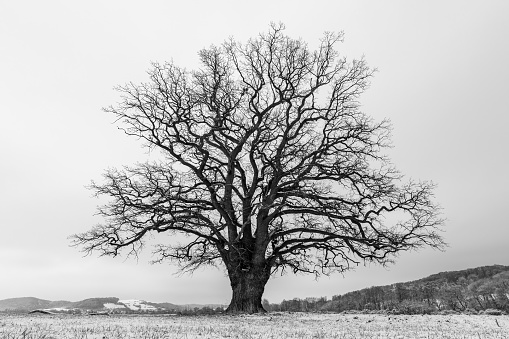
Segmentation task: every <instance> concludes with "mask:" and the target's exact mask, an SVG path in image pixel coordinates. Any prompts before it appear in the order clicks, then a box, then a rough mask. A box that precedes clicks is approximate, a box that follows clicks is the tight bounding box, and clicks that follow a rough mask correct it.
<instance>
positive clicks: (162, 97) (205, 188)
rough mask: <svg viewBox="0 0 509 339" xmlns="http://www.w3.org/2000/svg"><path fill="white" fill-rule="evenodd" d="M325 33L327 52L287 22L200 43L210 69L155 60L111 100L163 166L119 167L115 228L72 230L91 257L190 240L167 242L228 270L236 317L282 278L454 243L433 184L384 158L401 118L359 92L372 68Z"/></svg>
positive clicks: (256, 308) (110, 212) (110, 216)
mask: <svg viewBox="0 0 509 339" xmlns="http://www.w3.org/2000/svg"><path fill="white" fill-rule="evenodd" d="M341 41H342V34H333V33H325V34H324V36H323V38H322V39H321V40H320V43H319V46H318V47H317V49H316V50H315V51H310V50H309V48H308V47H307V45H306V43H305V42H303V41H301V40H298V39H292V38H290V37H288V36H286V35H285V34H284V27H283V26H282V25H271V28H270V30H269V32H268V33H265V34H260V35H259V36H258V37H256V38H254V39H251V40H249V41H248V42H247V43H245V44H240V43H238V42H236V41H234V40H232V39H230V40H228V41H226V42H225V43H224V44H222V45H221V46H212V47H210V48H208V49H203V50H201V51H200V52H199V57H200V61H201V68H200V69H199V70H196V71H192V72H189V71H186V70H185V69H183V68H180V67H177V66H175V65H174V64H172V63H165V64H153V67H152V69H151V70H150V71H149V76H150V81H148V82H147V83H142V84H133V83H130V84H127V85H125V86H121V87H118V88H117V90H118V91H119V92H120V93H121V102H120V103H119V104H118V105H116V106H112V107H109V108H107V109H106V111H107V112H110V113H112V114H114V115H115V116H116V117H117V118H118V121H121V126H122V127H121V129H122V130H123V131H125V133H127V134H128V135H131V136H134V137H136V138H138V139H141V140H143V141H144V144H145V145H146V146H148V147H150V148H152V149H157V150H159V151H160V152H161V154H162V156H161V160H160V161H158V162H150V163H142V164H138V165H135V166H133V167H125V168H123V169H121V170H108V171H107V172H106V173H105V181H104V182H103V183H95V182H93V183H92V185H91V188H92V189H93V190H94V191H95V192H96V194H97V195H99V196H106V197H108V198H109V203H107V204H106V205H104V206H101V207H99V214H100V215H102V216H103V217H104V223H103V224H101V225H98V226H95V227H94V228H92V229H91V230H89V231H88V232H85V233H82V234H76V235H74V236H73V243H74V244H75V245H77V246H80V247H81V248H82V249H83V250H84V251H85V252H87V253H90V252H93V251H97V252H99V253H100V254H102V255H112V256H116V255H117V254H119V253H120V252H121V250H122V249H124V248H125V249H127V250H128V253H129V254H136V253H137V251H139V250H140V249H141V247H142V246H143V244H144V242H145V239H146V236H147V235H148V234H150V233H161V232H167V233H170V234H178V233H181V234H185V235H188V236H190V237H188V238H187V239H188V240H189V241H187V242H185V243H184V244H177V243H164V244H161V245H158V246H156V247H155V250H154V254H155V255H156V257H155V258H156V259H155V260H156V261H162V260H165V259H171V260H174V261H176V262H178V263H179V264H180V265H181V267H182V269H183V270H188V271H192V270H194V269H196V268H197V267H200V266H202V265H204V264H212V265H216V264H219V265H224V267H225V268H226V271H227V274H228V276H229V279H230V283H231V287H232V290H233V296H232V299H231V303H230V305H229V307H228V311H229V312H249V313H253V312H263V307H262V294H263V291H264V287H265V284H266V283H267V281H268V279H269V277H270V276H271V275H272V274H274V273H276V272H279V273H283V272H285V271H291V272H304V273H312V274H316V275H321V274H330V273H331V272H334V271H344V270H346V269H348V268H349V267H351V266H352V265H353V264H358V263H359V262H375V263H379V264H382V265H384V264H387V263H388V262H391V261H392V260H393V258H394V255H395V254H396V253H398V252H400V251H404V250H409V249H415V248H419V247H422V246H431V247H434V248H440V247H442V246H443V241H442V238H441V236H440V234H439V228H440V226H441V225H442V224H443V221H442V219H441V218H440V213H439V209H438V208H437V206H436V205H435V203H434V202H433V194H432V191H433V184H431V183H428V182H408V183H404V182H402V175H401V174H400V173H399V172H397V171H396V170H395V169H394V168H393V166H392V165H391V163H390V161H389V159H388V158H387V157H386V156H385V155H384V154H382V153H381V151H382V150H384V149H385V148H386V147H388V146H389V142H390V140H389V134H390V126H389V123H388V121H381V122H375V121H373V120H372V119H371V118H370V117H368V116H366V115H365V114H364V113H362V112H361V111H360V109H359V104H358V98H359V96H360V94H361V93H363V92H364V90H365V89H366V88H367V87H368V84H369V80H370V78H371V77H372V75H373V70H372V69H370V68H369V67H368V66H367V65H366V62H365V61H364V60H362V59H361V60H354V61H352V62H348V61H347V60H346V59H345V58H344V57H341V56H340V55H339V53H338V52H337V50H336V46H337V44H338V43H339V42H341Z"/></svg>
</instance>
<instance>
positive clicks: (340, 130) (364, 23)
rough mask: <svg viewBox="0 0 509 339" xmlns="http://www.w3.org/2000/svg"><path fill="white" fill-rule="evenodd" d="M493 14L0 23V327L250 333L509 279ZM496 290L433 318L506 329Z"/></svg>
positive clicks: (348, 6) (488, 9)
mask: <svg viewBox="0 0 509 339" xmlns="http://www.w3.org/2000/svg"><path fill="white" fill-rule="evenodd" d="M508 12H509V5H508V3H507V2H505V1H496V0H488V1H485V2H474V1H448V2H443V3H438V2H436V3H434V2H420V3H409V2H404V1H395V2H359V3H344V2H330V1H317V2H313V4H310V3H306V4H304V3H294V2H290V1H280V2H269V1H259V2H256V3H253V4H249V5H248V4H247V3H246V4H236V3H235V4H234V3H233V2H232V3H230V2H228V1H218V2H209V1H198V2H197V3H194V2H193V3H189V4H188V3H184V2H182V3H178V4H177V3H172V2H162V1H148V2H143V3H141V2H140V3H133V2H123V1H107V2H99V1H91V2H83V3H79V4H78V3H71V2H62V1H53V0H50V1H44V2H40V1H31V0H29V1H17V2H14V1H11V2H7V1H4V2H2V3H1V4H0V41H1V43H0V97H1V100H0V102H1V106H0V112H1V117H2V119H1V120H0V187H1V192H2V194H1V195H0V210H1V211H0V229H1V232H0V300H1V301H0V305H1V306H0V311H5V310H7V309H19V310H23V311H31V310H35V309H41V310H46V309H48V310H49V309H54V310H57V309H67V308H75V309H79V310H93V311H104V310H108V311H112V310H115V309H117V310H121V309H123V308H125V309H126V310H129V311H142V310H144V309H145V310H147V311H151V310H152V307H153V308H154V309H156V310H157V309H164V310H166V311H169V310H176V311H179V310H182V309H183V308H186V307H188V306H189V307H191V308H193V309H194V308H195V307H198V308H201V305H205V306H207V307H209V308H211V309H217V308H220V307H228V306H229V305H230V306H231V308H230V310H232V311H239V312H248V313H252V312H262V311H263V310H264V308H270V306H271V305H281V303H282V302H283V300H285V301H289V300H293V299H294V298H299V299H301V300H305V299H306V298H312V299H310V300H315V299H317V298H318V299H319V298H321V297H326V298H327V302H328V303H329V305H333V304H331V303H332V302H333V300H332V299H333V296H339V295H341V296H346V295H349V293H353V291H364V292H362V293H361V294H360V295H363V297H362V298H364V296H365V294H363V293H368V292H366V290H365V289H369V288H371V287H373V286H392V285H393V284H397V283H398V282H401V283H403V282H412V281H418V280H419V279H422V278H423V277H428V276H432V275H434V274H437V273H438V272H462V271H464V270H467V269H475V268H481V267H493V265H501V266H497V267H499V268H500V267H503V268H504V269H502V270H505V268H506V267H507V266H508V265H509V259H508V258H509V246H507V239H508V238H509V228H508V227H507V220H506V219H507V218H506V216H505V211H506V210H507V205H508V203H509V200H508V197H507V192H508V190H509V181H508V176H507V173H509V157H508V156H507V145H509V133H507V126H508V125H509V115H508V114H507V90H508V85H507V79H508V78H509V66H508V65H509V64H508V63H507V60H509V45H508V44H507V42H506V40H507V32H508V31H509V22H508V21H507V18H506V16H507V15H506V13H508ZM230 37H231V39H230ZM233 41H234V42H235V43H233ZM214 46H216V47H214ZM239 46H243V48H244V49H242V48H241V47H239ZM336 52H337V54H336ZM257 53H258V54H257ZM343 58H344V59H343ZM239 60H240V61H241V63H240V64H236V63H235V62H237V61H239ZM342 60H345V62H344V63H343V62H342ZM225 65H227V66H228V67H227V66H225ZM239 65H240V66H239ZM300 66H302V67H300ZM239 69H240V70H241V71H239ZM186 72H187V73H186ZM242 75H246V77H245V78H244V79H243V78H242ZM186 77H187V78H186ZM184 78H185V79H187V80H184ZM225 79H226V80H225ZM296 79H297V80H298V81H297V80H296ZM186 81H187V82H186ZM323 84H327V85H328V87H327V86H324V90H323V91H321V86H322V85H323ZM329 85H330V86H329ZM115 86H117V87H115ZM318 88H320V90H319V89H318ZM161 107H163V108H162V109H161ZM169 108H171V109H169ZM170 111H171V112H170ZM161 112H165V113H164V114H162V113H161ZM168 112H170V113H171V114H166V113H168ZM160 113H161V114H160ZM159 114H160V115H159ZM177 125H178V126H177ZM175 126H177V127H175ZM197 126H198V127H197ZM274 126H276V127H274ZM172 128H173V129H172ZM168 131H170V132H168ZM165 133H166V134H165ZM179 133H182V134H180V135H178V134H179ZM244 136H246V138H245V140H244V139H243V137H244ZM320 138H321V139H320ZM320 140H321V141H320ZM144 141H145V146H147V143H148V144H149V145H148V146H149V147H145V146H144ZM243 143H244V144H243ZM239 145H240V146H242V147H237V146H239ZM324 145H325V146H324ZM280 146H281V147H280ZM237 149H238V150H240V151H239V152H238V153H236V152H235V150H237ZM165 152H166V153H165ZM172 152H173V153H172ZM186 163H187V165H186ZM186 166H187V170H189V169H191V171H190V172H185V171H184V169H185V168H186ZM306 166H307V167H306ZM396 169H397V171H398V172H396ZM193 171H194V172H193ZM191 172H193V173H194V174H193V175H191V174H189V173H191ZM400 175H401V177H400ZM323 180H325V181H323ZM326 181H329V182H326ZM331 183H333V184H331ZM329 184H330V185H329ZM243 198H244V200H243ZM115 199H117V200H115ZM137 199H138V200H137ZM151 199H152V200H151ZM158 199H160V200H158ZM147 200H150V202H151V203H150V204H149V203H147ZM108 204H109V205H108ZM147 206H148V207H150V208H151V209H147ZM98 208H99V209H98ZM394 211H396V213H392V212H394ZM186 213H187V214H186ZM183 215H184V217H183ZM393 226H394V227H393ZM172 227H173V229H171V228H172ZM168 230H170V231H168ZM205 230H206V231H205ZM173 231H176V233H171V232H173ZM181 231H185V232H181ZM179 232H180V233H179ZM299 232H300V233H299ZM183 233H185V234H187V235H192V237H186V236H185V234H183ZM204 239H205V240H204ZM259 239H262V240H259ZM158 244H162V246H158ZM170 244H171V245H172V246H173V247H167V246H166V245H170ZM211 244H213V246H212V245H211ZM83 251H84V252H83ZM153 251H155V252H156V253H155V254H156V255H152V252H153ZM255 252H256V253H257V254H253V253H255ZM168 258H173V259H175V260H174V261H173V262H171V261H167V260H166V259H168ZM159 259H162V260H159ZM153 261H156V262H155V263H154V262H153ZM178 264H180V267H183V268H184V270H186V269H187V270H188V271H193V270H194V272H193V273H192V274H183V275H180V274H179V273H180V271H179V270H178ZM209 264H210V265H209ZM212 264H217V267H212ZM493 272H495V271H493ZM493 272H492V273H493ZM294 273H299V274H294ZM301 273H304V274H301ZM307 273H309V274H307ZM328 273H332V274H331V275H330V276H327V274H328ZM497 274H498V275H497ZM317 275H320V278H319V279H315V277H316V276H317ZM246 277H248V278H246ZM476 277H477V278H476ZM493 277H495V278H493ZM256 278H260V279H258V280H257V279H256ZM269 278H270V279H269ZM442 278H444V277H442ZM483 279H487V280H483ZM490 279H493V281H492V280H490ZM504 279H505V275H504V273H503V272H497V273H493V274H492V275H490V276H486V277H481V276H480V275H479V272H477V273H475V274H466V275H464V279H462V280H461V281H458V279H455V280H454V281H453V280H451V281H449V280H447V279H446V281H447V284H448V285H447V284H446V285H447V286H449V287H450V289H449V290H448V292H447V293H449V294H447V293H446V292H444V291H445V290H444V291H442V290H441V289H437V290H436V291H439V290H440V293H438V292H437V293H438V294H437V295H433V298H430V300H431V299H434V300H437V299H440V300H442V299H443V300H446V299H447V298H448V296H449V297H451V296H455V295H456V294H454V293H459V294H458V295H457V296H458V298H457V299H459V300H461V301H458V302H456V303H452V302H451V303H449V305H448V306H447V302H445V304H444V305H446V306H444V307H445V308H447V309H453V310H455V309H457V310H461V309H463V310H465V309H471V308H474V309H475V308H477V309H476V311H480V310H484V309H488V308H497V309H504V308H505V307H506V306H504V305H505V304H504V299H503V296H504V295H506V294H507V291H505V290H504V289H503V286H505V285H504V284H503V283H501V282H503V281H505V280H504ZM253 281H254V282H255V283H253ZM498 283H500V284H501V285H500V286H502V287H500V286H499V285H497V284H498ZM247 285H249V286H250V289H249V290H255V289H256V290H257V291H256V292H253V293H254V294H256V302H253V301H249V302H243V301H239V300H245V298H243V296H245V294H243V291H244V290H245V288H244V287H242V286H247ZM239 286H241V287H239ZM401 286H406V285H401ZM412 286H413V287H412V288H414V287H415V286H414V285H412ZM444 286H445V285H444ZM444 286H441V288H442V287H444ZM497 286H498V287H497ZM232 287H233V296H234V298H232ZM251 287H252V288H251ZM255 287H256V288H255ZM409 288H410V287H409ZM412 288H410V290H409V291H407V292H408V293H409V295H417V294H416V293H417V292H415V290H412ZM437 288H438V287H437ZM444 288H445V287H444ZM235 291H238V293H237V294H235ZM371 292H374V291H371ZM414 292H415V293H414ZM237 295H238V296H240V297H235V296H237ZM480 295H484V297H483V298H482V299H475V298H479V296H480ZM20 296H21V297H23V298H21V299H18V298H17V297H20ZM24 296H26V298H25V297H24ZM28 296H34V298H28ZM96 296H99V297H101V298H102V297H108V298H110V297H111V299H101V298H95V297H96ZM490 296H491V298H492V299H493V300H491V301H490V299H489V298H490ZM463 297H464V298H463ZM13 298H15V299H13ZM90 298H93V299H90ZM133 298H139V299H133ZM313 298H314V299H313ZM232 299H233V300H232ZM263 299H266V300H265V301H264V305H262V304H261V301H262V300H263ZM368 299H369V298H368ZM421 299H422V298H421ZM59 300H73V301H59ZM129 300H130V302H129ZM337 300H339V299H337V298H336V301H337ZM363 300H364V299H363ZM151 301H153V303H152V302H151ZM159 301H170V302H171V304H168V303H167V304H161V303H158V302H159ZM230 301H232V303H230ZM400 301H401V300H400ZM421 301H422V300H421ZM476 302H477V306H475V303H476ZM243 303H244V304H245V305H244V304H243ZM430 303H431V302H430ZM458 303H459V304H460V305H458ZM462 303H464V305H463V304H462ZM365 304H373V302H371V301H366V302H365V303H363V304H362V305H356V306H355V307H361V306H362V307H365ZM375 304H376V303H375ZM246 305H247V306H246ZM322 306H323V305H322ZM410 306H412V305H409V307H410ZM413 306H415V305H413ZM172 307H175V308H172ZM299 307H300V306H299ZM331 307H332V306H331ZM334 307H335V306H334ZM334 307H332V309H333V310H334V311H338V310H339V309H335V308H334ZM369 307H372V306H369ZM369 307H368V308H369ZM373 307H376V306H373ZM433 307H438V308H440V307H442V306H437V305H435V306H433ZM135 308H138V309H137V310H134V309H135ZM274 309H276V308H274Z"/></svg>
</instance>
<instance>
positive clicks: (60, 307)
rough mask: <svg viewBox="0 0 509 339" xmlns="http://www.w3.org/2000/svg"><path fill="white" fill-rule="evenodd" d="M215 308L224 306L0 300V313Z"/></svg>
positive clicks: (102, 300)
mask: <svg viewBox="0 0 509 339" xmlns="http://www.w3.org/2000/svg"><path fill="white" fill-rule="evenodd" d="M204 307H209V308H216V307H224V305H209V304H207V305H201V304H189V305H176V304H172V303H153V302H147V301H144V300H138V299H128V300H120V299H119V298H115V297H108V298H89V299H85V300H81V301H76V302H71V301H51V300H44V299H38V298H34V297H23V298H10V299H4V300H0V312H5V311H16V312H30V311H33V310H50V311H66V310H68V311H71V310H72V311H78V312H86V311H94V312H97V311H108V312H123V311H124V312H170V311H174V312H178V311H183V310H188V309H194V308H204Z"/></svg>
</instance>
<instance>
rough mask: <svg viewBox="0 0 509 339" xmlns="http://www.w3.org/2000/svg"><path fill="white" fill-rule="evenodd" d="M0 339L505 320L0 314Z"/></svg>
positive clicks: (355, 330) (473, 325) (504, 330)
mask: <svg viewBox="0 0 509 339" xmlns="http://www.w3.org/2000/svg"><path fill="white" fill-rule="evenodd" d="M0 338H26V339H42V338H55V339H57V338H65V339H70V338H88V339H99V338H100V339H103V338H108V339H111V338H117V339H120V338H133V339H134V338H136V339H139V338H152V339H156V338H165V339H174V338H187V339H198V338H200V339H205V338H214V339H216V338H229V339H232V338H239V339H240V338H243V339H251V338H252V339H254V338H278V339H280V338H281V339H284V338H323V339H328V338H341V339H368V338H369V339H382V338H383V339H386V338H387V339H389V338H390V339H414V338H418V339H424V338H426V339H431V338H436V339H447V338H450V339H460V338H461V339H466V338H476V339H480V338H482V339H492V338H497V339H506V338H509V316H488V315H447V316H446V315H441V316H440V315H424V316H421V315H415V316H406V315H390V316H387V315H368V314H359V315H355V314H346V315H342V314H306V313H293V314H287V313H270V314H267V315H244V316H188V317H176V316H172V317H171V316H125V315H124V316H72V315H7V314H0Z"/></svg>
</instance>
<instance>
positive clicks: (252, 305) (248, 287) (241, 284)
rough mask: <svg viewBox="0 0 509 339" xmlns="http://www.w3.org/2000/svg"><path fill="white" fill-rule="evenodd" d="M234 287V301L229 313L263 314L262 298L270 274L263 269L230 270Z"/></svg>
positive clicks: (228, 310) (231, 303) (229, 307)
mask: <svg viewBox="0 0 509 339" xmlns="http://www.w3.org/2000/svg"><path fill="white" fill-rule="evenodd" d="M228 274H229V276H230V284H231V286H232V300H231V302H230V306H228V308H227V310H226V312H227V313H262V312H266V311H265V309H264V308H263V306H262V296H263V291H264V290H265V284H267V281H268V280H269V275H270V274H269V272H267V270H266V269H263V268H258V269H257V268H254V267H251V268H250V269H248V268H235V269H230V270H228Z"/></svg>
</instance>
